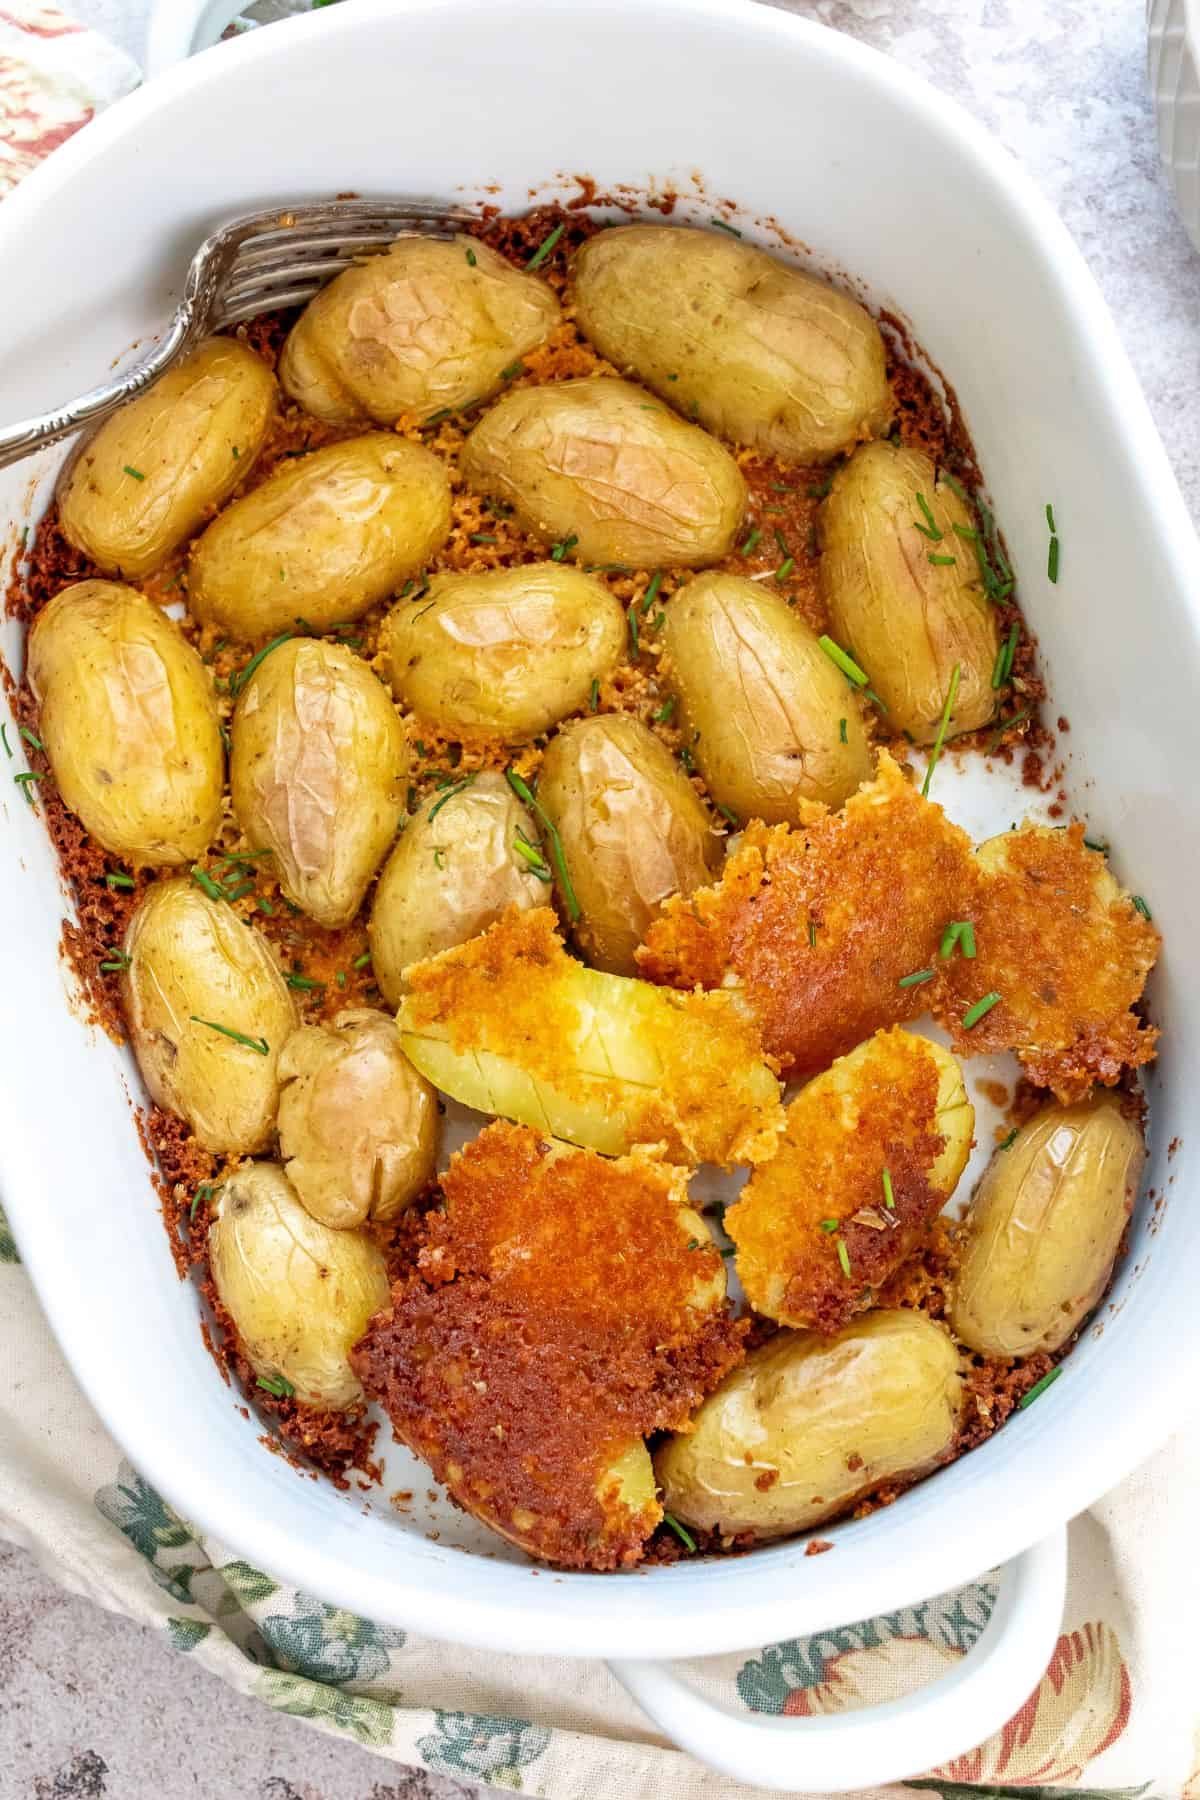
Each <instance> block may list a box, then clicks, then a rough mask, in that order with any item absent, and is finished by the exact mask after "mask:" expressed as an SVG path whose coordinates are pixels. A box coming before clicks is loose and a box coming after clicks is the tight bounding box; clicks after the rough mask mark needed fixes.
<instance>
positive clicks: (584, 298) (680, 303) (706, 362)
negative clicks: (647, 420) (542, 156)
mask: <svg viewBox="0 0 1200 1800" xmlns="http://www.w3.org/2000/svg"><path fill="white" fill-rule="evenodd" d="M574 284H575V308H576V316H577V318H578V320H579V323H580V325H581V326H582V328H583V330H584V332H585V333H586V334H587V336H588V337H589V338H590V339H591V341H592V343H593V344H595V346H596V348H597V350H599V351H600V353H601V355H602V356H606V357H607V358H608V360H609V361H610V362H612V363H615V364H616V366H617V367H618V368H619V369H621V370H622V371H625V370H628V371H629V372H630V373H631V374H633V375H636V376H637V378H638V380H639V381H644V382H645V383H646V386H647V387H649V388H653V390H654V392H655V393H656V394H661V395H662V397H663V399H664V400H669V401H670V402H671V404H672V406H677V407H678V408H679V409H680V411H681V412H683V413H686V414H687V415H688V417H689V418H695V419H698V420H699V421H700V423H701V424H702V425H704V426H706V427H707V428H708V430H709V431H718V432H720V434H721V436H722V437H727V438H732V439H733V440H734V441H735V442H736V443H739V444H750V445H752V446H753V447H754V448H755V449H756V450H764V451H767V452H769V453H770V454H773V455H776V456H783V457H787V458H788V459H789V460H791V461H794V462H803V463H814V462H827V461H828V460H829V459H830V458H831V457H834V456H837V455H839V454H840V453H841V452H842V451H843V450H848V449H850V448H851V446H852V445H854V444H855V443H857V442H858V441H859V439H860V438H866V437H874V436H875V435H876V434H877V433H879V432H882V431H883V430H884V429H885V428H886V426H887V423H888V420H889V419H890V417H891V413H892V397H891V393H890V391H889V388H888V383H887V370H886V367H885V362H884V348H883V339H882V338H881V336H880V335H879V328H878V326H877V325H876V324H875V321H874V320H873V319H872V318H871V316H870V314H869V313H867V312H866V311H865V310H864V309H863V308H862V307H861V306H859V305H858V303H857V302H856V301H854V300H851V299H850V297H849V295H847V294H840V293H838V292H837V290H836V289H835V288H831V287H830V286H829V285H828V283H827V282H824V281H818V280H817V279H816V278H815V277H814V276H812V275H806V274H803V273H802V272H801V271H800V270H799V269H792V268H789V267H788V266H787V264H786V263H782V262H780V261H779V260H778V259H777V258H776V257H774V256H768V255H767V253H766V251H765V250H758V249H755V248H754V246H753V245H752V244H744V243H739V242H738V241H737V240H736V238H732V237H729V236H727V235H719V234H718V233H717V232H713V231H691V230H680V229H678V228H677V227H675V226H671V225H626V226H621V227H618V228H617V229H615V230H609V231H601V232H597V234H596V236H595V237H593V238H591V239H589V241H588V242H587V243H586V244H585V245H584V246H583V248H582V250H580V252H579V254H578V255H577V256H576V258H575V267H574Z"/></svg>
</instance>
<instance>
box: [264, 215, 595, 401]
mask: <svg viewBox="0 0 1200 1800" xmlns="http://www.w3.org/2000/svg"><path fill="white" fill-rule="evenodd" d="M560 317H561V308H560V306H559V304H558V300H557V298H556V297H555V294H554V291H553V289H552V288H550V287H548V286H547V284H546V283H545V282H544V281H542V280H541V279H540V278H539V277H538V276H536V275H527V274H525V273H524V272H523V271H521V270H520V269H515V268H514V267H513V265H512V263H510V262H509V261H508V260H507V259H506V258H505V257H503V256H499V255H497V253H496V251H494V250H492V249H491V248H490V247H489V246H488V245H486V244H483V243H481V242H480V241H479V240H478V239H477V238H472V237H465V236H459V237H456V238H454V239H453V240H442V239H438V238H424V237H416V236H409V237H401V238H398V239H397V240H396V241H395V243H393V244H392V246H391V248H390V249H389V250H388V251H387V252H386V253H385V254H384V255H382V256H373V257H370V258H368V259H367V260H365V261H363V262H361V263H360V264H358V266H357V267H354V268H350V269H347V270H346V272H345V274H344V275H339V276H338V277H337V278H336V280H334V281H331V282H330V283H329V285H328V287H325V288H323V289H322V290H321V292H320V293H319V294H318V295H317V297H316V299H315V300H310V302H309V304H308V305H307V306H306V307H305V309H304V312H303V313H302V314H301V316H300V319H299V320H298V322H297V323H296V324H295V325H294V326H293V327H292V330H291V332H290V333H289V335H288V339H287V342H286V343H285V345H284V347H283V354H282V356H281V357H280V362H279V379H280V381H281V383H282V385H283V390H284V393H285V394H287V395H288V396H289V397H290V398H291V399H292V400H295V401H296V402H297V404H298V405H300V406H302V407H303V408H304V410H305V412H308V413H311V414H312V415H313V417H314V418H317V419H324V420H326V421H327V422H328V423H329V424H333V425H362V424H368V423H371V422H374V423H375V424H377V425H391V424H394V423H395V421H396V420H397V419H399V418H400V417H401V415H402V414H403V415H408V416H409V417H411V418H413V419H416V420H417V421H418V422H419V423H421V424H424V423H425V422H426V421H427V420H429V419H430V418H432V417H433V415H434V414H436V413H440V412H444V411H450V412H452V411H455V410H457V409H458V408H460V407H463V406H466V405H467V404H468V403H469V402H472V401H479V400H486V399H487V398H488V397H489V396H490V395H492V394H494V393H495V392H496V391H497V389H498V388H499V387H500V385H501V382H502V380H503V379H504V374H505V371H506V370H512V369H513V367H514V365H515V364H517V363H519V362H520V359H521V357H522V356H524V355H525V354H526V353H527V352H528V351H530V350H533V349H535V348H536V347H537V346H538V345H539V344H541V343H544V342H545V340H546V338H547V337H549V335H550V333H551V332H552V331H553V330H554V328H555V326H556V325H557V324H558V322H559V319H560Z"/></svg>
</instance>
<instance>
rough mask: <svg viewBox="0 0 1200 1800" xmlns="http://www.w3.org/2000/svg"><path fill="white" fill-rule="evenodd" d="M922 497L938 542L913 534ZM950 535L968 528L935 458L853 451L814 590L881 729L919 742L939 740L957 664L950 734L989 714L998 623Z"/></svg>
mask: <svg viewBox="0 0 1200 1800" xmlns="http://www.w3.org/2000/svg"><path fill="white" fill-rule="evenodd" d="M918 495H920V497H921V499H923V500H924V501H925V503H926V505H927V506H928V507H929V510H930V513H931V514H932V516H933V520H934V527H933V529H935V530H936V531H938V532H940V533H941V536H940V537H938V538H936V539H931V538H929V537H928V536H926V535H924V533H923V532H922V531H921V530H920V529H919V527H920V526H924V527H925V531H928V530H929V529H930V527H929V524H928V521H927V520H926V519H925V517H924V514H923V512H922V510H921V506H920V501H919V500H918ZM955 526H960V527H961V528H962V529H963V530H965V531H972V532H973V531H974V520H973V519H972V517H971V514H970V511H969V510H968V508H967V507H966V506H964V505H963V503H962V501H961V500H960V499H959V497H958V495H957V494H956V493H955V492H954V490H953V489H952V488H951V487H949V486H948V484H947V483H946V482H945V481H940V480H937V479H936V470H935V468H934V464H933V461H932V458H930V457H928V456H926V454H925V452H924V451H923V450H900V449H897V448H896V446H895V445H894V444H889V443H880V444H866V445H864V446H863V448H862V449H861V450H856V451H855V453H854V455H853V456H852V457H851V458H850V461H849V462H848V463H847V464H846V466H845V468H843V469H841V470H839V472H838V474H837V475H836V476H835V477H834V481H833V487H832V490H831V491H830V494H829V497H828V499H827V500H826V501H825V503H824V505H823V506H822V508H821V520H820V533H821V563H820V570H821V593H822V596H823V598H824V601H825V605H826V607H827V609H828V611H829V617H830V621H831V631H832V635H833V636H834V637H835V638H836V639H837V640H838V642H839V643H841V644H843V645H847V646H849V647H850V648H851V649H852V651H853V654H854V657H855V660H856V661H857V662H858V663H859V664H860V665H861V667H862V668H863V669H864V670H865V671H866V674H867V677H868V680H869V681H870V684H871V687H872V688H873V689H874V691H875V692H876V693H877V694H878V695H879V696H880V698H881V699H882V700H883V702H884V704H885V705H886V707H887V720H888V724H889V725H890V726H891V727H892V728H893V730H896V731H905V732H907V733H908V734H909V735H910V736H911V737H912V738H913V740H914V742H916V743H918V744H929V743H932V742H933V740H934V738H935V737H936V736H937V734H938V730H939V726H940V723H941V717H942V712H943V709H944V707H945V704H946V698H947V695H948V694H949V691H950V683H951V679H952V677H953V673H954V669H955V666H956V665H957V666H958V669H959V682H958V692H957V694H956V696H955V701H954V710H953V712H952V713H951V715H950V719H949V722H948V727H947V729H948V733H949V735H950V736H951V737H953V736H954V735H955V734H956V733H958V732H963V731H976V730H978V728H979V727H980V726H981V725H986V724H987V722H988V720H989V719H990V718H991V717H992V716H993V714H994V713H995V710H996V695H995V692H994V690H993V688H992V670H993V668H994V667H995V663H996V652H997V649H998V647H999V636H998V632H997V627H996V615H995V612H994V610H993V608H992V606H991V603H990V601H989V600H988V598H987V595H986V594H985V592H984V589H983V583H982V581H981V579H980V574H979V564H978V559H977V557H976V554H975V546H974V544H973V543H972V542H971V540H970V539H969V538H963V537H960V536H959V533H958V532H957V531H956V530H955ZM931 557H952V558H953V561H952V562H949V563H946V562H933V561H931V560H930V559H931Z"/></svg>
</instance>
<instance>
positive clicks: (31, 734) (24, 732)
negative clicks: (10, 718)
mask: <svg viewBox="0 0 1200 1800" xmlns="http://www.w3.org/2000/svg"><path fill="white" fill-rule="evenodd" d="M21 736H22V737H23V738H24V739H25V742H26V743H27V744H32V745H33V747H34V749H35V750H44V749H45V748H46V746H45V744H43V742H42V740H41V738H40V737H39V736H38V734H37V732H36V731H30V729H29V727H28V725H22V727H21Z"/></svg>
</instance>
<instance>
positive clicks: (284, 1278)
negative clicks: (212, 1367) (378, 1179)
mask: <svg viewBox="0 0 1200 1800" xmlns="http://www.w3.org/2000/svg"><path fill="white" fill-rule="evenodd" d="M208 1261H209V1267H210V1268H211V1269H212V1275H213V1280H214V1282H215V1283H216V1287H217V1293H218V1295H219V1296H220V1299H221V1304H222V1306H223V1307H224V1308H225V1310H226V1312H227V1313H228V1314H229V1316H230V1318H231V1319H232V1320H233V1323H234V1325H235V1326H236V1328H237V1335H238V1342H239V1345H240V1347H241V1349H242V1350H243V1351H244V1353H245V1355H246V1356H247V1358H248V1359H249V1361H250V1363H251V1365H252V1367H253V1369H254V1372H255V1374H256V1375H258V1376H260V1377H261V1378H262V1379H263V1381H264V1382H269V1383H271V1384H272V1386H273V1387H274V1388H275V1389H276V1390H279V1389H282V1391H284V1392H285V1393H286V1392H289V1391H290V1392H291V1393H294V1394H295V1396H296V1399H297V1400H302V1401H303V1402H304V1404H305V1405H306V1406H320V1407H327V1408H329V1409H330V1410H331V1411H339V1412H340V1411H342V1410H343V1409H344V1408H346V1407H348V1406H353V1405H354V1404H355V1403H356V1402H357V1401H360V1400H361V1399H362V1388H361V1387H360V1385H359V1382H358V1377H357V1376H356V1375H355V1373H354V1371H353V1369H352V1368H351V1367H350V1361H349V1355H350V1346H351V1345H352V1344H353V1343H355V1342H356V1340H357V1339H358V1338H360V1337H361V1336H362V1334H363V1332H364V1331H365V1330H366V1328H367V1325H368V1324H369V1322H370V1319H371V1315H372V1314H373V1313H377V1312H378V1311H379V1310H380V1309H381V1307H384V1306H386V1305H387V1302H388V1278H387V1268H386V1266H385V1264H384V1260H383V1256H382V1254H381V1252H380V1251H379V1249H378V1248H377V1246H376V1245H375V1244H374V1243H373V1242H372V1241H371V1239H370V1238H369V1237H367V1236H366V1234H365V1233H364V1232H360V1231H333V1230H331V1229H330V1227H329V1226H328V1225H322V1224H320V1223H319V1222H318V1221H317V1220H316V1219H314V1218H313V1217H312V1215H311V1214H310V1213H307V1212H305V1210H304V1208H303V1207H302V1206H301V1204H300V1202H299V1200H298V1199H297V1198H296V1196H295V1194H294V1193H293V1191H292V1188H291V1186H290V1184H289V1182H288V1180H287V1177H286V1176H285V1175H284V1172H283V1170H282V1169H281V1168H280V1167H279V1164H278V1163H273V1162H258V1163H249V1164H247V1165H245V1166H244V1167H242V1168H240V1169H235V1170H234V1172H233V1174H232V1175H228V1176H226V1178H225V1180H224V1181H223V1182H222V1184H221V1187H220V1189H219V1191H218V1193H217V1196H216V1200H215V1202H214V1204H213V1222H212V1224H211V1225H210V1227H209V1231H208Z"/></svg>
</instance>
